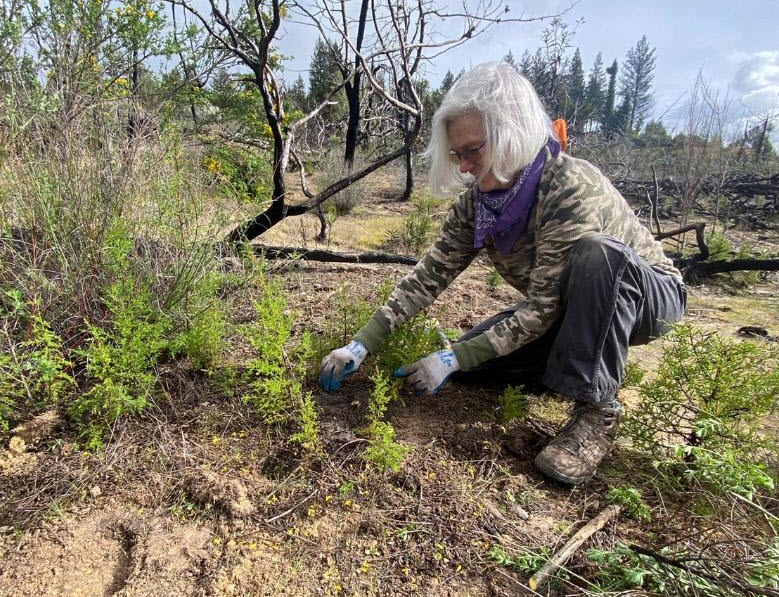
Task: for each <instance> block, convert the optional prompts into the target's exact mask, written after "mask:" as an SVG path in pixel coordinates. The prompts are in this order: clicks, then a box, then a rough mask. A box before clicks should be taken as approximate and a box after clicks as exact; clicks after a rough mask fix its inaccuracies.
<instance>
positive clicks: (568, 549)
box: [528, 504, 622, 591]
mask: <svg viewBox="0 0 779 597" xmlns="http://www.w3.org/2000/svg"><path fill="white" fill-rule="evenodd" d="M620 512H622V506H620V505H619V504H614V505H612V506H609V507H608V508H606V509H605V510H603V511H602V512H601V513H600V514H598V515H597V516H596V517H595V518H593V519H592V520H591V521H590V522H588V523H587V524H586V525H584V526H583V527H582V528H581V529H579V530H578V531H577V532H576V533H575V534H574V536H573V537H571V538H570V539H569V540H568V542H567V543H566V544H565V545H563V548H562V549H561V550H560V551H558V552H557V553H556V554H554V555H553V556H552V557H551V558H549V561H548V562H547V563H546V564H544V565H543V566H542V567H541V569H540V570H539V571H538V572H536V573H535V574H534V575H533V576H531V577H530V580H529V581H528V585H529V586H530V588H531V589H533V590H534V591H537V590H539V589H540V588H542V587H543V586H544V585H545V584H546V583H547V581H548V580H549V579H550V578H551V577H552V576H554V573H555V572H556V571H557V570H558V568H560V567H561V566H563V565H564V564H565V563H566V562H567V561H568V559H569V558H570V557H571V556H572V555H573V554H574V553H576V550H578V549H579V548H580V547H581V545H582V543H584V542H585V541H586V540H587V539H589V538H590V537H591V536H592V535H594V534H595V533H597V532H598V531H599V530H601V529H602V528H603V527H604V526H606V523H608V522H609V521H610V520H612V519H614V518H616V517H617V516H619V513H620Z"/></svg>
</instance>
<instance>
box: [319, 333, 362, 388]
mask: <svg viewBox="0 0 779 597" xmlns="http://www.w3.org/2000/svg"><path fill="white" fill-rule="evenodd" d="M366 356H368V349H367V348H365V345H363V343H362V342H357V341H356V340H352V341H351V342H349V344H347V345H346V346H344V347H343V348H337V349H336V350H334V351H333V352H331V353H330V354H329V355H327V356H326V357H325V358H324V359H322V368H321V369H320V370H319V384H320V385H321V386H322V389H323V390H325V391H333V392H335V391H337V390H338V388H340V387H341V382H342V381H343V380H344V377H346V376H347V375H349V374H351V373H354V372H355V371H357V369H358V368H359V367H360V365H361V364H362V362H363V360H364V359H365V357H366Z"/></svg>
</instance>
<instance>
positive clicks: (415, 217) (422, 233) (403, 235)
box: [384, 194, 437, 255]
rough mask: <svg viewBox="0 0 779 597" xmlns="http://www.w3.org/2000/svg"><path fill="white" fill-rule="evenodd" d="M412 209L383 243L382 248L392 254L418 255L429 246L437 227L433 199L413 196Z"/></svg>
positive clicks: (435, 203)
mask: <svg viewBox="0 0 779 597" xmlns="http://www.w3.org/2000/svg"><path fill="white" fill-rule="evenodd" d="M411 200H412V204H413V209H412V211H411V213H410V214H408V215H407V216H406V218H405V219H404V220H403V225H402V226H401V227H400V228H399V229H397V230H390V231H389V232H388V233H387V238H386V240H385V241H384V248H385V249H386V250H387V251H390V252H393V253H411V254H412V255H419V254H421V253H422V252H424V251H425V250H426V249H427V248H428V247H429V245H430V242H431V240H432V236H433V234H434V233H435V232H436V229H437V226H436V223H435V220H434V218H433V213H432V211H433V208H434V207H435V206H436V205H437V202H436V201H435V200H434V199H431V198H429V197H423V196H420V195H416V194H415V195H414V196H413V197H412V199H411Z"/></svg>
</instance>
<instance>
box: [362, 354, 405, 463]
mask: <svg viewBox="0 0 779 597" xmlns="http://www.w3.org/2000/svg"><path fill="white" fill-rule="evenodd" d="M371 381H372V382H373V391H372V392H371V400H370V403H369V404H368V426H367V427H366V428H365V433H366V435H367V436H368V438H369V440H370V443H369V444H368V448H367V449H366V450H365V453H364V455H363V456H364V458H365V460H366V461H367V462H368V463H370V464H372V465H374V466H377V467H379V468H381V469H382V470H385V469H390V470H392V471H395V472H397V471H399V470H400V467H401V466H403V462H404V460H405V459H406V454H407V452H408V448H406V447H405V446H404V445H402V444H399V443H398V442H396V441H395V429H394V428H393V427H392V425H391V424H389V423H388V422H387V421H384V420H383V419H384V413H385V412H386V410H387V406H388V405H389V403H390V401H391V400H392V399H396V398H397V385H395V384H392V383H391V382H390V379H389V377H388V376H387V375H385V374H383V373H382V372H381V371H379V370H378V369H376V371H375V372H374V374H373V376H372V377H371Z"/></svg>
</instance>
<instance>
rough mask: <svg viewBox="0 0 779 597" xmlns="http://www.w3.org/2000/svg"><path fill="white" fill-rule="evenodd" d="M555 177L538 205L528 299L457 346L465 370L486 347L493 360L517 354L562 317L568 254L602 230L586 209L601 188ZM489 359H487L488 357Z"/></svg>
mask: <svg viewBox="0 0 779 597" xmlns="http://www.w3.org/2000/svg"><path fill="white" fill-rule="evenodd" d="M567 178H568V177H566V176H564V175H563V176H557V177H555V179H554V180H552V181H549V182H548V188H547V189H543V185H542V192H543V191H544V190H545V191H546V193H544V194H545V197H544V199H543V201H539V203H538V210H539V212H538V232H537V238H536V259H535V265H534V267H533V269H532V271H531V273H530V281H529V283H528V287H527V301H526V302H525V303H523V307H522V308H520V309H518V310H517V311H516V312H515V313H514V314H513V315H512V316H511V317H509V318H507V319H504V320H503V321H501V322H499V323H497V324H496V325H494V326H493V327H491V328H489V329H487V330H485V331H484V333H483V334H481V335H479V336H476V337H475V338H472V339H471V340H468V341H466V342H463V343H461V344H456V345H455V346H454V347H453V349H455V354H456V355H457V359H458V362H459V363H460V367H461V368H462V370H463V371H467V370H468V369H470V368H472V367H475V366H476V365H478V364H480V363H482V362H484V360H487V359H489V358H492V357H490V356H489V353H488V351H487V350H486V343H487V341H488V342H489V344H490V346H491V347H492V349H493V351H494V356H503V355H506V354H509V353H510V352H513V351H514V350H516V349H517V348H519V347H520V346H523V345H524V344H527V343H528V342H530V341H531V340H534V339H536V338H538V337H539V336H541V335H542V334H543V333H544V332H546V331H547V330H548V329H549V328H550V327H551V326H552V324H553V323H554V322H555V320H556V319H557V317H558V316H559V313H560V277H561V275H562V273H563V270H564V268H565V264H566V259H567V256H568V252H569V251H570V250H571V248H572V247H573V245H574V244H575V243H576V241H578V240H579V239H581V238H583V237H585V236H590V235H593V234H598V233H599V231H600V229H601V224H600V222H599V215H598V213H597V212H592V211H590V210H588V209H587V208H586V207H584V205H585V204H586V203H587V202H586V201H583V199H584V198H585V197H589V196H592V194H593V193H597V192H598V190H597V188H595V187H593V185H590V184H588V183H583V182H582V181H580V180H579V181H572V180H566V179H567ZM485 357H486V358H485Z"/></svg>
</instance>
